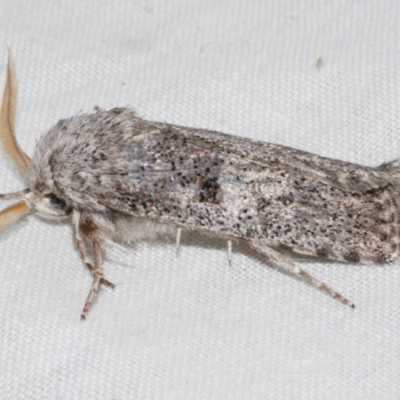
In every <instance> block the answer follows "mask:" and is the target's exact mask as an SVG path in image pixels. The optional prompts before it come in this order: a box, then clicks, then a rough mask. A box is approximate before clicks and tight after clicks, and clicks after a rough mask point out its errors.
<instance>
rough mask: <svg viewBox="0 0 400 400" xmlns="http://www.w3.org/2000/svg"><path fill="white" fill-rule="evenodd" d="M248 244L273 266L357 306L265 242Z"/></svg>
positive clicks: (343, 301) (346, 302)
mask: <svg viewBox="0 0 400 400" xmlns="http://www.w3.org/2000/svg"><path fill="white" fill-rule="evenodd" d="M247 244H248V246H249V247H250V248H252V249H253V250H254V251H256V252H257V253H259V254H261V255H262V256H264V257H265V258H266V259H267V261H268V263H270V264H271V265H272V266H274V267H277V268H282V269H283V270H284V271H287V272H290V273H292V274H294V275H297V276H300V277H302V278H303V279H304V280H305V281H306V282H307V283H309V284H310V285H311V286H313V287H315V288H317V289H319V290H321V291H323V292H325V293H327V294H328V295H329V296H331V297H332V298H334V299H336V300H339V301H340V302H342V303H343V304H345V305H348V306H350V307H352V308H354V307H355V306H354V304H353V303H352V302H351V301H350V300H348V299H346V298H345V297H344V296H342V295H341V294H340V293H338V292H336V291H335V290H333V289H332V288H330V287H329V286H328V285H327V284H326V283H324V282H321V281H320V280H318V279H317V278H315V277H313V276H312V275H310V274H309V273H308V272H307V271H305V270H303V269H301V268H299V267H297V266H296V264H295V263H294V262H293V261H292V260H290V259H288V258H287V257H285V256H284V255H282V254H280V253H279V252H277V251H275V250H273V249H271V248H270V247H268V246H266V245H265V244H264V243H259V242H255V241H248V242H247Z"/></svg>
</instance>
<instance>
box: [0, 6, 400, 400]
mask: <svg viewBox="0 0 400 400" xmlns="http://www.w3.org/2000/svg"><path fill="white" fill-rule="evenodd" d="M399 15H400V3H398V2H393V1H392V2H390V1H386V2H385V1H381V0H368V1H358V2H355V1H340V0H335V1H329V0H328V1H320V0H304V1H301V2H297V1H291V0H269V1H263V0H258V1H257V0H231V1H227V0H217V1H216V0H191V1H184V0H135V1H130V0H126V1H122V0H121V1H103V0H101V1H94V0H87V1H79V0H70V1H66V0H61V1H57V2H49V1H44V0H35V1H31V2H28V1H22V0H13V1H9V0H0V39H1V40H0V43H2V46H0V50H1V51H0V88H2V87H3V85H4V81H5V71H6V64H7V52H6V44H8V45H9V46H10V47H11V48H12V49H13V52H14V57H15V60H16V65H17V71H18V76H19V93H20V97H19V100H20V101H19V108H18V123H17V136H18V139H19V141H20V144H21V146H22V148H23V149H24V150H25V151H26V152H27V153H28V154H32V153H33V151H34V148H35V143H36V141H37V140H38V138H39V137H40V135H41V134H44V133H45V132H46V131H47V130H48V129H49V128H50V127H51V126H52V125H53V124H55V123H56V122H57V121H58V120H59V119H60V118H63V117H68V116H71V115H75V114H77V113H79V112H81V111H84V112H90V111H91V110H92V109H93V107H94V106H95V105H98V106H100V107H102V108H106V109H107V108H112V107H116V106H131V107H133V108H135V109H136V110H137V112H138V114H139V115H141V116H143V117H145V118H147V119H152V120H159V121H167V122H171V123H176V124H180V125H186V126H195V127H203V128H209V129H213V130H219V131H223V132H227V133H233V134H237V135H241V136H246V137H251V138H254V139H257V140H264V141H269V142H275V143H280V144H284V145H288V146H291V147H296V148H301V149H303V150H307V151H311V152H314V153H318V154H321V155H324V156H328V157H332V158H340V159H344V160H346V161H352V162H356V163H360V164H366V165H378V164H380V163H382V162H384V161H390V160H392V159H394V158H397V157H399V156H400V135H399V126H400V121H399V119H400V118H399V115H400V101H399V97H400V86H399V83H400V41H399V38H400V25H399V23H398V22H399ZM0 90H1V89H0ZM0 184H1V187H0V191H1V192H3V193H4V192H9V191H16V190H20V189H22V188H24V187H25V184H24V181H23V178H22V177H21V175H20V174H19V172H18V170H17V169H16V168H15V167H14V166H13V165H12V163H11V161H10V160H8V159H7V157H6V155H5V154H4V152H0ZM7 204H8V203H7V202H5V201H4V202H1V206H2V207H3V206H4V207H5V206H6V205H7ZM132 249H133V251H134V253H135V255H132V256H130V255H127V254H124V253H121V252H120V251H118V250H116V249H106V251H105V256H106V262H105V265H104V268H105V272H106V275H107V278H108V279H109V280H111V281H112V282H114V283H115V284H116V285H117V286H116V289H115V290H114V291H112V290H110V289H107V288H103V289H102V290H101V292H100V295H99V298H98V299H97V301H96V304H95V305H94V307H93V309H92V311H91V312H90V314H89V318H88V320H87V321H85V322H82V321H81V320H80V319H79V315H80V311H81V309H82V306H83V304H84V301H85V298H86V295H87V293H88V290H89V287H90V283H91V278H90V276H89V274H88V272H87V271H86V270H85V268H84V267H83V265H82V262H81V260H80V258H79V254H78V253H77V251H76V249H75V248H74V244H73V240H72V231H71V227H70V225H69V224H68V223H60V224H54V223H49V222H48V221H45V220H42V219H40V218H38V216H37V215H30V216H28V217H26V218H24V219H22V220H21V221H19V222H18V223H16V224H15V225H13V226H12V227H11V228H9V229H7V230H6V231H4V232H1V234H0V259H1V263H0V282H1V290H0V398H1V399H13V400H15V399H27V398H29V399H140V400H144V399H146V400H147V399H157V400H158V399H172V400H187V399H190V400H198V399H207V400H212V399H223V400H231V399H232V400H233V399H239V400H247V399H251V400H252V399H260V400H261V399H263V400H264V399H296V400H302V399H304V400H314V399H325V400H331V399H332V400H340V399H346V400H348V399H352V400H357V399H360V400H361V399H363V400H366V399H377V398H379V399H385V400H386V399H388V400H391V399H398V398H399V393H400V380H399V370H400V335H399V332H400V316H399V314H400V313H399V310H400V295H399V287H400V268H399V266H398V265H391V266H377V265H371V266H361V265H346V264H341V263H327V262H322V261H312V260H299V261H298V262H299V263H301V266H302V268H304V269H306V270H308V271H309V272H310V273H312V274H313V275H315V276H317V277H318V278H320V279H322V280H323V281H325V282H327V283H329V284H330V285H331V286H332V287H333V288H335V289H336V290H338V291H339V292H341V293H342V294H344V295H345V296H346V297H348V298H350V299H351V300H352V301H353V302H354V303H355V304H356V309H355V310H351V309H350V308H348V307H345V306H343V305H342V304H340V303H339V302H336V301H334V300H332V299H330V298H329V297H328V296H326V295H324V294H322V293H320V292H319V291H317V290H315V289H313V288H311V287H310V286H308V285H307V284H305V283H304V282H302V281H301V280H298V279H294V278H293V277H291V276H289V275H287V274H283V273H281V272H280V271H277V270H274V269H272V268H269V267H268V266H267V265H266V264H265V263H264V262H263V260H262V259H261V258H259V257H257V256H255V255H254V254H252V253H251V252H250V251H248V250H247V249H246V248H245V247H243V246H241V245H240V244H238V245H236V244H234V246H233V264H232V266H229V265H228V262H227V254H226V242H224V241H223V240H218V239H209V238H207V237H202V236H200V235H198V234H196V233H195V232H193V233H190V234H187V235H184V236H183V237H182V244H181V248H180V250H179V252H177V251H176V249H175V246H174V243H173V240H172V241H171V240H159V241H156V242H153V243H147V242H144V243H143V242H142V243H136V244H135V245H133V247H132Z"/></svg>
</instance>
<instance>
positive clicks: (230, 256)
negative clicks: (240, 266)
mask: <svg viewBox="0 0 400 400" xmlns="http://www.w3.org/2000/svg"><path fill="white" fill-rule="evenodd" d="M227 245H228V263H229V265H232V240H228V241H227Z"/></svg>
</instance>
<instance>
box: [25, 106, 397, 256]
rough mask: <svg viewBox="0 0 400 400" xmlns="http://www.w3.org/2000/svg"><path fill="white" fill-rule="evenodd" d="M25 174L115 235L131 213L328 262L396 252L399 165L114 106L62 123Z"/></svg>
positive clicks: (42, 191)
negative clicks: (357, 160)
mask: <svg viewBox="0 0 400 400" xmlns="http://www.w3.org/2000/svg"><path fill="white" fill-rule="evenodd" d="M28 176H29V183H30V189H31V191H32V192H33V193H35V196H36V197H37V198H38V197H41V196H47V197H48V196H49V195H50V194H52V195H53V196H54V197H55V198H56V199H58V200H55V199H54V198H53V201H52V203H54V204H55V206H56V205H58V207H59V208H63V209H64V210H65V212H68V210H71V209H75V210H79V211H80V212H89V213H90V214H92V215H93V216H94V218H95V220H96V221H97V222H98V224H99V225H100V226H101V227H103V229H104V230H105V231H107V232H108V233H107V234H110V232H111V234H112V235H114V236H118V232H117V230H118V229H116V228H115V227H116V225H118V223H120V222H118V221H122V220H124V218H127V220H128V221H130V223H131V224H132V225H131V229H132V230H134V229H135V224H137V226H138V227H139V226H142V225H143V224H142V225H140V223H141V222H143V220H145V221H147V220H148V221H153V222H155V223H156V224H160V223H161V224H167V225H168V226H175V227H183V228H189V229H194V230H200V231H205V232H208V233H211V234H215V235H221V236H223V237H225V238H228V239H229V238H241V239H245V240H247V241H250V242H254V243H257V246H265V247H270V246H271V247H274V248H277V249H291V250H292V251H295V252H298V253H302V254H310V255H315V256H322V257H327V258H331V259H336V260H345V261H353V262H362V263H370V262H391V261H393V260H394V259H396V258H397V257H398V243H399V231H398V230H399V227H398V219H399V215H398V206H397V204H396V199H397V198H398V188H399V176H400V175H399V164H398V162H397V161H396V162H393V163H391V164H385V165H382V166H381V167H378V168H370V167H363V166H360V165H356V164H350V163H347V162H343V161H339V160H332V159H327V158H323V157H319V156H317V155H314V154H310V153H306V152H303V151H299V150H295V149H292V148H288V147H284V146H280V145H276V144H270V143H263V142H258V141H253V140H250V139H245V138H241V137H237V136H231V135H227V134H223V133H219V132H212V131H207V130H203V129H192V128H187V127H181V126H176V125H170V124H164V123H158V122H149V121H145V120H143V119H141V118H139V117H137V116H136V115H135V113H134V112H133V111H132V110H130V109H125V108H118V109H113V110H110V111H98V112H96V113H94V114H91V115H80V116H76V117H72V118H70V119H66V120H62V121H60V122H59V123H58V124H57V125H56V126H55V127H54V128H53V129H51V130H50V132H49V133H48V134H47V135H45V136H44V137H42V138H41V140H40V141H39V143H38V146H37V150H36V154H35V156H34V158H33V163H32V164H31V166H30V169H29V171H28ZM138 217H139V218H138ZM120 236H121V232H119V237H120ZM127 236H128V233H127Z"/></svg>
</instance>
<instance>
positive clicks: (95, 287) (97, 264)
mask: <svg viewBox="0 0 400 400" xmlns="http://www.w3.org/2000/svg"><path fill="white" fill-rule="evenodd" d="M92 246H93V255H94V270H93V281H92V286H91V288H90V291H89V294H88V296H87V299H86V303H85V306H84V307H83V310H82V313H81V318H82V319H86V316H87V314H88V312H89V311H90V309H91V308H92V306H93V302H94V299H95V298H96V297H97V294H98V293H99V288H100V284H101V280H102V278H103V268H102V264H103V259H102V256H101V246H100V241H99V240H98V239H94V240H93V241H92Z"/></svg>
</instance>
